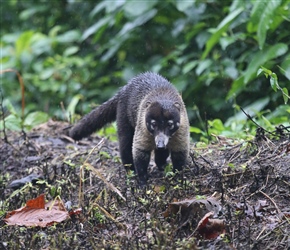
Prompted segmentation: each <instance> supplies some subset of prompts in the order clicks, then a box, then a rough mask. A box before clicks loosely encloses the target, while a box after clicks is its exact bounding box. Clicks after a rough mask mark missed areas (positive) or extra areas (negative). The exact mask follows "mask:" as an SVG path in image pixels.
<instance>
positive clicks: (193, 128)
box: [189, 127, 202, 134]
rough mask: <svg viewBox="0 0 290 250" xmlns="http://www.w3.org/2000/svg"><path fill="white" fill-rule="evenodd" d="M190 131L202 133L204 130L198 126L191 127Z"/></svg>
mask: <svg viewBox="0 0 290 250" xmlns="http://www.w3.org/2000/svg"><path fill="white" fill-rule="evenodd" d="M189 132H190V133H195V134H202V130H201V129H200V128H197V127H190V128H189Z"/></svg>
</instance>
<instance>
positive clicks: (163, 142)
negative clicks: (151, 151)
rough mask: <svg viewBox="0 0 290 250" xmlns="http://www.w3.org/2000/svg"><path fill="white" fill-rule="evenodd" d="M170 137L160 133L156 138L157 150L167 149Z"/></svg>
mask: <svg viewBox="0 0 290 250" xmlns="http://www.w3.org/2000/svg"><path fill="white" fill-rule="evenodd" d="M168 140H169V138H168V136H167V135H165V134H163V133H159V134H157V135H156V136H155V144H156V148H157V149H165V148H166V147H167V144H168Z"/></svg>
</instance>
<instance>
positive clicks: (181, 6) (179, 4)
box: [176, 0, 196, 12]
mask: <svg viewBox="0 0 290 250" xmlns="http://www.w3.org/2000/svg"><path fill="white" fill-rule="evenodd" d="M195 2H196V1H195V0H186V1H176V8H177V9H178V10H179V11H181V12H185V11H186V10H188V8H190V7H192V6H194V3H195Z"/></svg>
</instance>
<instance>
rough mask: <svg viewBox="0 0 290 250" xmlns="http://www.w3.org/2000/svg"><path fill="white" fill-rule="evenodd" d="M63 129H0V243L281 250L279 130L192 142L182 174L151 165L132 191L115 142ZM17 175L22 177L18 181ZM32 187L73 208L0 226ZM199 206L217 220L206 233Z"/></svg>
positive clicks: (289, 217) (282, 153)
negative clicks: (29, 222) (60, 216)
mask: <svg viewBox="0 0 290 250" xmlns="http://www.w3.org/2000/svg"><path fill="white" fill-rule="evenodd" d="M66 126H67V124H65V123H62V122H54V121H49V122H48V123H46V124H43V125H41V126H39V127H37V128H35V129H34V130H33V131H31V132H29V133H27V134H23V133H20V132H19V133H15V132H13V133H12V132H6V137H7V141H8V142H5V135H4V134H3V133H1V134H0V135H1V141H0V249H263V250H264V249H290V233H289V232H290V192H289V191H290V142H289V134H290V133H289V131H288V129H287V128H284V127H280V128H278V129H277V131H274V132H273V133H272V134H269V133H264V131H261V130H260V131H259V133H258V135H257V136H256V138H255V139H254V140H253V141H239V142H237V141H233V140H230V139H226V138H216V139H217V140H216V142H215V143H212V144H210V145H209V146H206V147H200V146H197V145H194V144H192V147H191V161H190V164H189V165H188V166H186V167H185V169H184V171H183V173H180V174H175V175H174V174H172V173H171V172H170V171H165V173H162V172H160V171H158V169H157V168H156V167H155V166H154V163H153V162H152V163H151V164H150V179H149V181H148V185H147V187H146V188H144V189H140V188H138V185H137V182H136V179H135V177H134V176H133V175H132V173H128V174H126V171H125V168H124V167H123V166H122V164H121V162H120V158H119V154H118V145H117V143H115V142H111V141H109V140H108V139H103V138H99V137H97V136H95V135H94V136H91V137H89V138H87V139H84V140H82V141H80V142H79V143H75V142H73V141H72V140H70V138H68V137H66V136H65V135H64V131H65V130H64V128H65V127H66ZM94 169H95V171H94ZM27 176H30V177H31V178H30V179H31V180H32V182H31V183H30V182H29V183H27V184H26V185H22V183H23V179H22V178H24V177H27ZM15 180H16V181H18V182H16V183H15V182H13V183H12V181H15ZM24 180H27V178H26V179H24ZM23 184H24V183H23ZM40 194H45V197H46V200H53V199H54V198H55V197H57V195H59V196H60V197H61V199H62V200H63V202H64V203H65V204H66V205H67V207H68V209H69V210H73V209H77V208H81V209H82V212H81V214H79V215H73V216H71V218H69V219H67V220H66V221H63V222H60V223H57V224H54V225H52V226H47V227H25V226H15V225H14V226H8V225H6V223H5V221H4V218H5V216H6V214H7V212H9V211H12V210H15V209H17V208H20V207H21V206H23V205H25V203H26V201H28V200H29V199H34V198H35V197H37V196H38V195H40ZM177 201H179V203H178V202H177ZM178 204H182V205H181V206H178ZM209 212H210V213H211V214H210V218H211V219H213V220H212V221H211V222H210V221H208V223H209V224H207V226H206V227H209V228H210V223H213V221H214V219H218V220H219V222H222V224H221V225H222V226H220V228H218V229H211V230H212V231H211V233H213V231H215V233H216V234H214V235H215V236H212V237H211V235H209V234H210V233H205V234H202V233H201V231H199V228H200V224H203V223H201V222H202V217H203V216H205V215H206V214H208V213H209ZM198 224H199V225H198Z"/></svg>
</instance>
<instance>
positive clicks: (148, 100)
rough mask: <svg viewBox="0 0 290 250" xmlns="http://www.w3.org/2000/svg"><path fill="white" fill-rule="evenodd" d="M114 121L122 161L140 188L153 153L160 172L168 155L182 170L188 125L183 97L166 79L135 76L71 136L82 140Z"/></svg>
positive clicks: (152, 74) (145, 178) (187, 150)
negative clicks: (131, 172)
mask: <svg viewBox="0 0 290 250" xmlns="http://www.w3.org/2000/svg"><path fill="white" fill-rule="evenodd" d="M115 120H117V128H118V138H119V148H120V154H121V159H122V162H123V164H124V165H130V166H131V169H132V170H136V172H137V175H138V178H139V182H140V184H141V185H144V184H146V182H147V179H148V174H147V168H148V165H149V161H150V155H151V152H152V151H153V150H154V151H155V163H156V165H157V167H158V168H159V169H160V170H163V167H164V166H165V165H166V160H167V158H168V156H169V154H170V155H171V160H172V164H173V170H182V167H183V165H185V163H186V160H187V156H188V153H189V123H188V118H187V113H186V109H185V106H184V103H183V100H182V98H181V96H180V94H179V93H178V91H177V90H176V89H175V88H174V87H173V85H172V84H171V83H170V82H169V81H167V80H166V79H165V78H163V77H162V76H160V75H158V74H155V73H151V72H146V73H143V74H140V75H138V76H136V77H134V78H133V79H132V80H131V81H129V82H128V84H127V85H125V86H124V87H122V88H121V89H120V90H119V91H118V92H117V94H116V95H115V96H113V97H112V98H111V99H109V100H108V101H107V102H105V103H103V104H102V105H100V106H99V107H97V108H95V109H94V110H92V111H91V112H90V113H89V114H87V115H86V116H84V117H83V118H82V119H81V120H80V121H79V123H78V124H76V125H75V126H74V127H73V128H72V129H71V131H70V136H71V137H72V138H73V139H75V140H80V139H81V138H83V137H85V136H88V135H90V134H91V133H93V132H94V131H95V130H98V129H100V128H102V127H103V126H104V125H105V124H107V123H110V122H113V121H115Z"/></svg>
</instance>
